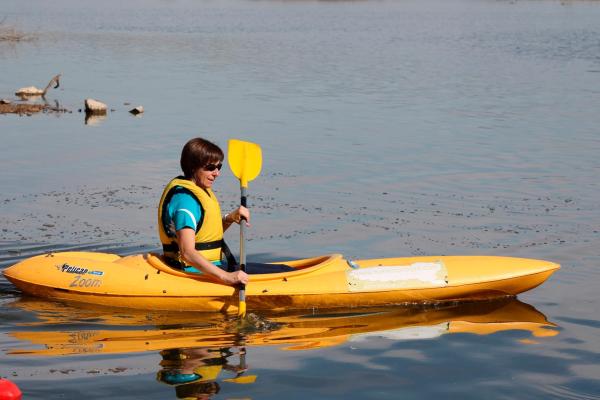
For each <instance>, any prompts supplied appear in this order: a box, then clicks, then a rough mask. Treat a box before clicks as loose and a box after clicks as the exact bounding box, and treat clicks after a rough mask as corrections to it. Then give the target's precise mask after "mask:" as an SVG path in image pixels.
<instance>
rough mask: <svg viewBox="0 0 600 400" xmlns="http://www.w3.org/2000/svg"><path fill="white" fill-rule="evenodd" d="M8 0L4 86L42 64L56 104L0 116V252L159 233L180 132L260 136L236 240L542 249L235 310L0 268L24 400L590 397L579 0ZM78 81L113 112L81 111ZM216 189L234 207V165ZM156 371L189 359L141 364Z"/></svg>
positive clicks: (586, 114)
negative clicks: (475, 279) (528, 268)
mask: <svg viewBox="0 0 600 400" xmlns="http://www.w3.org/2000/svg"><path fill="white" fill-rule="evenodd" d="M4 17H6V19H5V22H4V24H11V25H15V26H16V27H17V28H19V29H20V30H22V31H25V32H32V33H35V34H36V35H37V40H34V41H31V42H25V43H16V44H15V43H3V42H0V66H1V71H2V73H1V74H0V98H9V99H12V100H15V101H16V100H17V99H16V98H15V97H14V94H13V93H14V92H15V91H16V90H17V89H18V88H21V87H24V86H30V85H35V86H38V87H42V88H43V87H44V86H45V85H46V83H47V81H48V80H49V79H50V78H51V77H52V76H53V75H55V74H57V73H62V80H61V87H60V88H58V89H55V90H51V91H50V92H49V94H48V96H47V100H48V101H49V102H50V103H52V104H55V102H58V104H60V106H61V107H65V108H67V109H68V110H70V111H71V112H70V113H61V114H40V115H35V116H31V117H19V116H15V115H0V140H1V141H2V146H0V170H1V171H2V173H1V174H0V188H1V192H0V267H2V268H5V267H6V266H9V265H11V264H13V263H14V262H16V261H18V260H20V259H23V258H25V257H28V256H31V255H34V254H38V253H44V252H49V251H60V250H72V249H77V250H91V251H106V252H116V253H118V254H122V255H125V254H135V253H139V252H147V251H154V250H157V249H158V239H157V237H156V233H155V207H156V204H157V202H158V198H159V196H160V193H161V191H162V187H163V185H164V184H165V182H166V181H167V180H168V179H169V178H170V177H172V176H174V175H176V174H177V173H178V172H179V171H178V158H179V152H180V149H181V146H182V145H183V143H184V142H185V141H186V140H187V139H189V138H190V137H193V136H197V135H200V136H205V137H207V138H209V139H211V140H214V141H215V142H217V143H219V144H221V145H222V146H223V147H225V146H226V143H227V140H228V139H229V138H232V137H237V138H241V139H244V140H251V141H254V142H257V143H259V144H260V145H261V147H262V148H263V154H264V165H263V170H262V172H261V175H260V176H259V177H258V178H257V179H256V180H255V181H253V182H252V183H251V185H250V195H251V199H250V206H251V208H252V210H253V226H252V229H251V232H250V238H249V239H250V242H249V243H248V245H247V248H248V251H249V252H250V253H251V255H252V256H253V257H252V258H254V259H255V260H267V259H272V258H273V257H276V258H287V257H304V256H312V255H318V254H324V253H328V252H341V253H344V254H345V255H347V256H348V257H350V258H376V257H391V256H401V255H420V254H490V255H505V256H519V257H530V258H541V259H548V260H552V261H555V262H558V263H560V264H561V265H562V269H561V270H560V271H559V272H558V273H557V274H556V275H555V276H553V277H552V278H551V279H550V280H549V281H548V282H547V283H546V284H544V285H543V286H541V287H539V288H537V289H535V290H533V291H531V292H529V293H526V294H523V295H522V296H519V299H518V300H504V301H496V302H490V303H483V304H462V305H447V306H443V307H428V308H423V307H404V308H402V307H399V308H388V309H383V310H348V312H347V313H345V314H336V315H329V314H323V312H316V313H315V314H313V313H308V314H291V315H289V314H288V315H270V314H264V315H255V316H254V317H255V318H256V324H254V325H251V326H238V325H237V323H236V321H235V320H232V319H230V318H227V317H226V316H223V315H212V314H208V315H205V314H177V313H175V314H173V313H170V314H168V315H165V314H161V313H137V312H134V311H130V310H125V311H124V310H114V309H108V310H107V309H97V308H89V307H75V306H74V305H66V304H55V303H52V302H44V301H39V300H35V299H29V298H24V297H22V296H21V295H20V293H18V292H17V291H16V290H15V289H14V287H12V286H11V285H10V284H9V283H8V282H7V281H6V280H4V279H3V278H0V291H1V292H0V293H1V294H0V302H1V304H2V308H1V311H0V313H1V318H0V324H1V330H0V332H2V333H0V354H1V356H0V376H3V377H8V378H10V379H11V380H13V381H14V382H16V383H17V384H18V385H19V386H20V387H21V389H22V390H23V392H24V393H25V395H26V398H27V399H59V398H60V399H64V398H67V399H70V398H79V397H82V396H85V397H86V398H90V399H92V398H94V399H95V398H107V397H110V398H118V399H138V398H146V399H165V398H177V397H180V398H184V397H186V396H187V397H191V396H192V394H194V396H196V397H199V398H203V397H202V396H205V397H206V396H212V397H213V398H253V399H271V398H273V399H275V398H281V397H286V398H290V399H296V398H298V399H300V398H307V397H318V398H328V399H337V398H340V399H341V398H356V399H363V398H369V399H380V398H383V399H388V398H406V399H413V398H415V399H422V398H438V397H440V396H446V397H448V396H450V397H452V398H467V399H471V398H472V399H480V398H491V399H513V398H518V399H539V398H557V399H558V398H560V399H594V398H599V397H600V395H599V394H600V379H599V377H600V356H599V349H600V340H599V339H598V337H599V334H600V318H599V317H598V312H597V310H598V309H599V307H600V300H599V296H598V294H597V282H598V280H599V279H600V273H599V272H598V271H599V269H598V265H600V253H599V250H598V249H599V248H600V235H599V231H600V211H599V207H598V198H600V193H599V190H598V175H599V174H600V167H599V165H600V164H599V163H598V154H600V130H599V128H598V127H599V126H600V114H599V113H598V105H599V104H600V25H599V24H598V21H600V3H598V2H596V1H563V2H559V1H510V2H509V1H483V0H481V1H479V0H470V1H467V0H445V1H434V0H431V1H429V0H428V1H332V2H325V1H233V0H232V1H219V2H213V1H191V0H189V1H185V0H172V1H159V0H133V1H127V2H117V1H113V0H109V1H103V2H98V3H92V2H81V1H69V0H59V1H54V2H46V1H41V0H39V1H34V0H31V1H17V0H3V1H2V4H1V6H0V18H4ZM87 97H93V98H96V99H98V100H100V101H103V102H105V103H107V104H108V105H109V107H110V108H111V109H112V110H113V111H111V112H109V114H108V115H107V116H106V118H100V119H96V120H88V121H86V120H85V118H84V115H83V114H82V113H80V112H79V111H78V110H79V109H81V108H82V107H83V100H84V99H85V98H87ZM38 101H41V100H38ZM136 105H143V106H144V108H145V110H146V112H145V113H144V114H143V115H142V116H141V117H134V116H132V115H130V114H129V113H128V112H127V111H128V110H129V109H130V108H132V107H133V106H136ZM217 190H218V194H219V196H220V198H221V199H222V203H223V208H224V209H225V210H228V209H231V208H233V207H234V205H235V203H236V201H237V198H238V183H237V181H236V180H235V178H234V177H233V176H232V174H231V173H230V172H229V171H226V170H224V171H223V173H222V174H221V177H220V179H219V182H218V185H217ZM227 236H228V237H227V239H228V240H229V242H230V245H231V246H232V248H236V246H237V240H238V238H237V233H236V232H233V231H232V232H228V234H227ZM174 349H182V350H181V351H179V352H175V351H174ZM165 350H170V351H165ZM182 359H184V360H187V361H182ZM177 368H181V369H186V370H190V371H193V370H194V369H195V370H196V371H200V372H201V373H200V375H202V376H203V377H204V378H202V379H198V380H197V381H196V382H195V383H192V384H187V385H179V386H174V385H172V384H168V383H165V382H163V381H160V380H157V374H159V372H160V374H159V375H160V376H162V377H163V378H164V377H165V376H168V375H169V372H170V371H172V370H173V369H177ZM163 380H164V379H163ZM167 380H168V378H167ZM214 392H218V393H216V394H215V393H214ZM210 393H213V394H212V395H211V394H210Z"/></svg>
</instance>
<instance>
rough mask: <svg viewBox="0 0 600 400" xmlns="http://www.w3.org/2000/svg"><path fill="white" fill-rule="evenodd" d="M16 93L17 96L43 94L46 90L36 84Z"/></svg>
mask: <svg viewBox="0 0 600 400" xmlns="http://www.w3.org/2000/svg"><path fill="white" fill-rule="evenodd" d="M15 94H16V95H17V96H41V95H43V94H44V91H43V90H42V89H38V88H36V87H35V86H27V87H24V88H21V89H19V90H17V91H16V93H15Z"/></svg>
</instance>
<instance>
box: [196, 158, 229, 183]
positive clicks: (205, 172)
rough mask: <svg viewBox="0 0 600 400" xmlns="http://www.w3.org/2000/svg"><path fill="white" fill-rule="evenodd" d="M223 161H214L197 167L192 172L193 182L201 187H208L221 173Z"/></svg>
mask: <svg viewBox="0 0 600 400" xmlns="http://www.w3.org/2000/svg"><path fill="white" fill-rule="evenodd" d="M222 166H223V163H222V162H221V161H214V162H212V163H209V164H207V165H205V166H204V167H202V168H199V169H198V170H197V171H196V173H195V174H194V182H195V183H196V185H198V186H200V187H201V188H202V189H210V188H211V187H212V185H213V183H214V182H215V180H216V179H217V177H218V176H219V174H220V173H221V167H222Z"/></svg>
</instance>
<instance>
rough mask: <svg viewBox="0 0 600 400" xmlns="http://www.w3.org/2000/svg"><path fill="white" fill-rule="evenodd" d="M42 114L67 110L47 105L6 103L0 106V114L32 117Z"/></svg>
mask: <svg viewBox="0 0 600 400" xmlns="http://www.w3.org/2000/svg"><path fill="white" fill-rule="evenodd" d="M39 112H43V113H66V112H70V111H69V110H67V109H65V108H62V107H59V106H51V105H49V104H28V103H8V104H0V114H19V115H27V116H29V115H33V114H37V113H39Z"/></svg>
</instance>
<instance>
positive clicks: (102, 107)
mask: <svg viewBox="0 0 600 400" xmlns="http://www.w3.org/2000/svg"><path fill="white" fill-rule="evenodd" d="M107 109H108V107H107V106H106V104H104V103H101V102H99V101H98V100H94V99H85V112H86V113H87V114H106V110H107Z"/></svg>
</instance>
